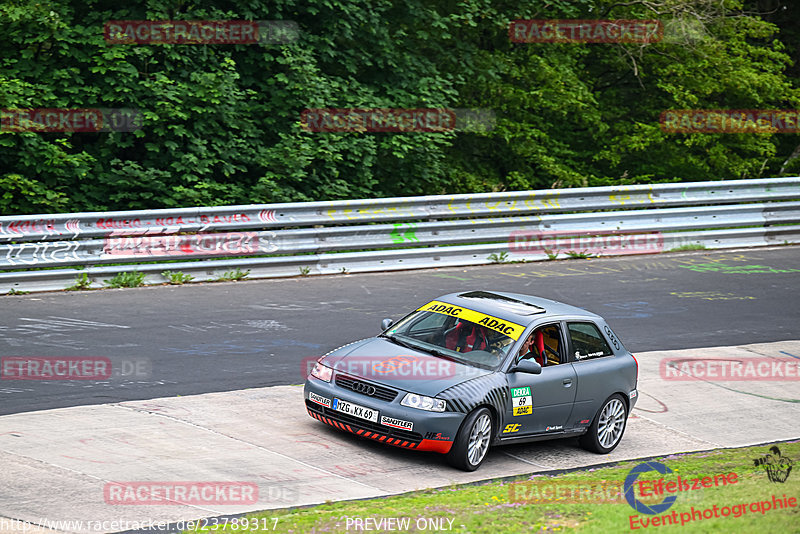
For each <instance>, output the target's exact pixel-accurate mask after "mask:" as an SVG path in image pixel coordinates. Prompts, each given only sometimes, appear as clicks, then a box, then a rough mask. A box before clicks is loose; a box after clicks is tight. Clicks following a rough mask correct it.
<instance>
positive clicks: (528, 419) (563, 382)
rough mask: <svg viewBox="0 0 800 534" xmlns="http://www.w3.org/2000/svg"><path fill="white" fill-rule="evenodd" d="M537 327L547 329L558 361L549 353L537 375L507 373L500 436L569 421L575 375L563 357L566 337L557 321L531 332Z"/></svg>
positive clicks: (532, 431) (538, 430) (554, 427)
mask: <svg viewBox="0 0 800 534" xmlns="http://www.w3.org/2000/svg"><path fill="white" fill-rule="evenodd" d="M540 328H544V329H550V331H551V334H550V339H551V341H552V344H553V345H556V346H555V347H553V348H554V350H555V352H556V354H557V355H558V360H559V363H554V362H555V360H556V357H555V356H554V355H553V354H550V355H549V357H548V360H549V362H550V363H549V364H548V365H546V366H545V367H543V368H542V373H541V374H538V375H534V374H528V373H514V372H512V373H508V375H507V377H508V383H509V386H510V387H511V397H510V401H511V402H510V403H509V405H508V407H507V410H506V414H505V421H504V423H505V424H504V428H503V429H502V432H501V436H502V437H511V436H521V435H525V434H539V433H546V432H556V431H560V430H563V429H564V428H567V424H568V421H569V420H570V415H571V413H572V404H573V402H574V401H575V382H576V375H575V370H574V368H573V367H572V365H570V363H569V361H568V358H567V352H566V348H567V346H568V345H567V344H566V338H565V337H564V335H563V332H562V326H561V325H560V324H559V323H557V322H556V323H549V324H546V325H540V326H538V327H537V328H535V329H533V331H532V332H531V335H534V334H535V332H536V330H538V329H540ZM556 340H557V343H556Z"/></svg>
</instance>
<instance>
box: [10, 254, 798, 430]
mask: <svg viewBox="0 0 800 534" xmlns="http://www.w3.org/2000/svg"><path fill="white" fill-rule="evenodd" d="M798 288H800V247H792V246H786V247H775V248H769V249H748V250H737V251H725V252H711V251H698V252H689V253H672V254H662V255H652V256H635V257H624V258H607V259H606V258H604V259H591V260H568V261H556V262H543V263H527V264H500V265H491V266H484V267H471V268H459V269H455V268H454V269H432V270H423V271H406V272H394V273H385V274H361V275H341V276H324V277H309V278H301V277H298V278H293V279H281V280H252V281H244V282H237V283H216V284H193V285H186V286H159V287H145V288H137V289H120V290H102V291H88V292H76V293H66V292H63V293H43V294H42V293H40V294H35V295H26V296H3V297H0V356H3V357H9V356H11V357H13V356H22V357H31V356H48V357H65V356H96V357H106V358H108V359H109V360H110V361H111V362H112V368H113V374H112V376H111V377H110V378H109V379H108V380H107V381H105V382H91V383H89V382H81V381H39V380H2V381H0V415H4V414H13V413H21V412H28V411H35V410H44V409H52V408H61V407H67V406H80V405H89V404H105V403H115V402H123V401H131V400H144V399H153V398H160V397H172V396H176V395H193V394H200V393H208V392H218V391H234V390H241V389H245V388H256V387H265V386H275V385H286V384H299V383H302V381H303V379H304V376H305V369H306V364H305V360H306V359H309V358H316V357H318V356H319V355H322V354H324V353H326V352H327V351H329V350H331V349H333V348H336V347H338V346H340V345H343V344H345V343H348V342H350V341H353V340H356V339H361V338H363V337H368V336H371V335H375V334H376V333H377V332H378V331H379V324H380V320H381V319H382V318H383V317H392V318H395V319H397V318H399V317H400V316H402V315H404V314H405V313H406V312H407V311H409V310H411V309H414V308H415V307H417V306H419V305H420V303H424V302H427V301H428V300H430V299H432V298H433V297H436V296H438V295H440V294H443V293H448V292H452V291H462V290H472V289H494V290H503V291H514V292H520V293H529V294H534V295H539V296H543V297H547V298H552V299H555V300H561V301H564V302H567V303H570V304H575V305H577V306H581V307H584V308H586V309H589V310H591V311H594V312H596V313H599V314H600V315H602V316H604V317H605V318H606V319H607V320H608V321H609V323H610V324H611V325H612V326H613V327H614V330H615V331H616V332H617V334H618V335H619V336H620V337H621V339H622V340H623V342H624V343H625V344H626V346H627V348H628V349H629V350H631V351H633V352H634V353H636V352H640V351H656V350H670V349H685V348H696V347H713V346H728V345H743V344H751V343H762V342H774V341H784V340H792V339H798V325H800V304H799V303H798V296H799V294H800V292H799V291H798Z"/></svg>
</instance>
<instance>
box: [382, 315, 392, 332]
mask: <svg viewBox="0 0 800 534" xmlns="http://www.w3.org/2000/svg"><path fill="white" fill-rule="evenodd" d="M393 324H394V321H392V320H391V319H389V318H388V317H387V318H386V319H384V320H383V321H381V330H386V329H387V328H389V327H390V326H392V325H393Z"/></svg>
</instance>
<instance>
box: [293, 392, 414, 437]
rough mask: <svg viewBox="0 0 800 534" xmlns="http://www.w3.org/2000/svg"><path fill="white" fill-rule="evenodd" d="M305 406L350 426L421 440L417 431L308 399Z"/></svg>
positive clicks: (390, 435)
mask: <svg viewBox="0 0 800 534" xmlns="http://www.w3.org/2000/svg"><path fill="white" fill-rule="evenodd" d="M306 407H307V408H308V410H309V411H313V412H316V413H318V414H321V415H324V416H325V417H327V418H329V419H333V420H334V421H337V422H339V423H343V424H346V425H350V426H352V427H356V428H363V429H365V430H369V431H371V432H376V433H378V434H385V435H387V436H389V437H390V438H397V439H402V440H404V441H410V442H412V443H420V442H421V441H422V434H420V433H418V432H409V431H408V430H401V429H399V428H392V427H388V426H384V425H381V424H378V423H373V422H372V421H367V420H366V419H360V418H358V417H353V416H352V415H348V414H346V413H342V412H337V411H336V410H333V409H331V408H326V407H325V406H320V405H319V404H316V403H314V402H311V401H309V400H307V401H306Z"/></svg>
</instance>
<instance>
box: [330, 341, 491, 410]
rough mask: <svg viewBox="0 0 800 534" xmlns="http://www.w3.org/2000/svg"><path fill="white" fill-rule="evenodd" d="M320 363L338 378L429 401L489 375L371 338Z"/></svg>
mask: <svg viewBox="0 0 800 534" xmlns="http://www.w3.org/2000/svg"><path fill="white" fill-rule="evenodd" d="M322 363H324V364H325V365H327V366H328V367H333V368H334V369H335V370H336V371H337V372H338V373H341V374H347V375H350V376H353V377H358V378H363V379H366V380H369V381H370V382H374V383H377V384H382V385H385V386H389V387H391V388H395V389H399V390H403V391H408V392H411V393H419V394H420V395H428V396H431V397H433V396H436V395H437V394H438V393H440V392H442V391H444V390H445V389H447V388H450V387H452V386H454V385H456V384H460V383H461V382H464V381H465V380H471V379H473V378H476V377H479V376H484V375H488V374H491V373H492V371H491V370H487V369H479V368H477V367H472V366H470V365H464V364H461V363H457V362H452V361H450V360H447V359H444V358H440V357H438V356H434V355H433V354H428V353H427V352H422V351H418V350H414V349H410V348H406V347H402V346H400V345H396V344H394V343H392V342H391V341H389V340H386V339H383V338H374V337H373V338H369V339H364V340H361V341H357V342H355V343H351V344H349V345H345V346H344V347H341V348H338V349H336V350H334V351H332V352H330V353H329V354H328V355H326V356H325V357H324V359H323V360H322Z"/></svg>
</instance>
